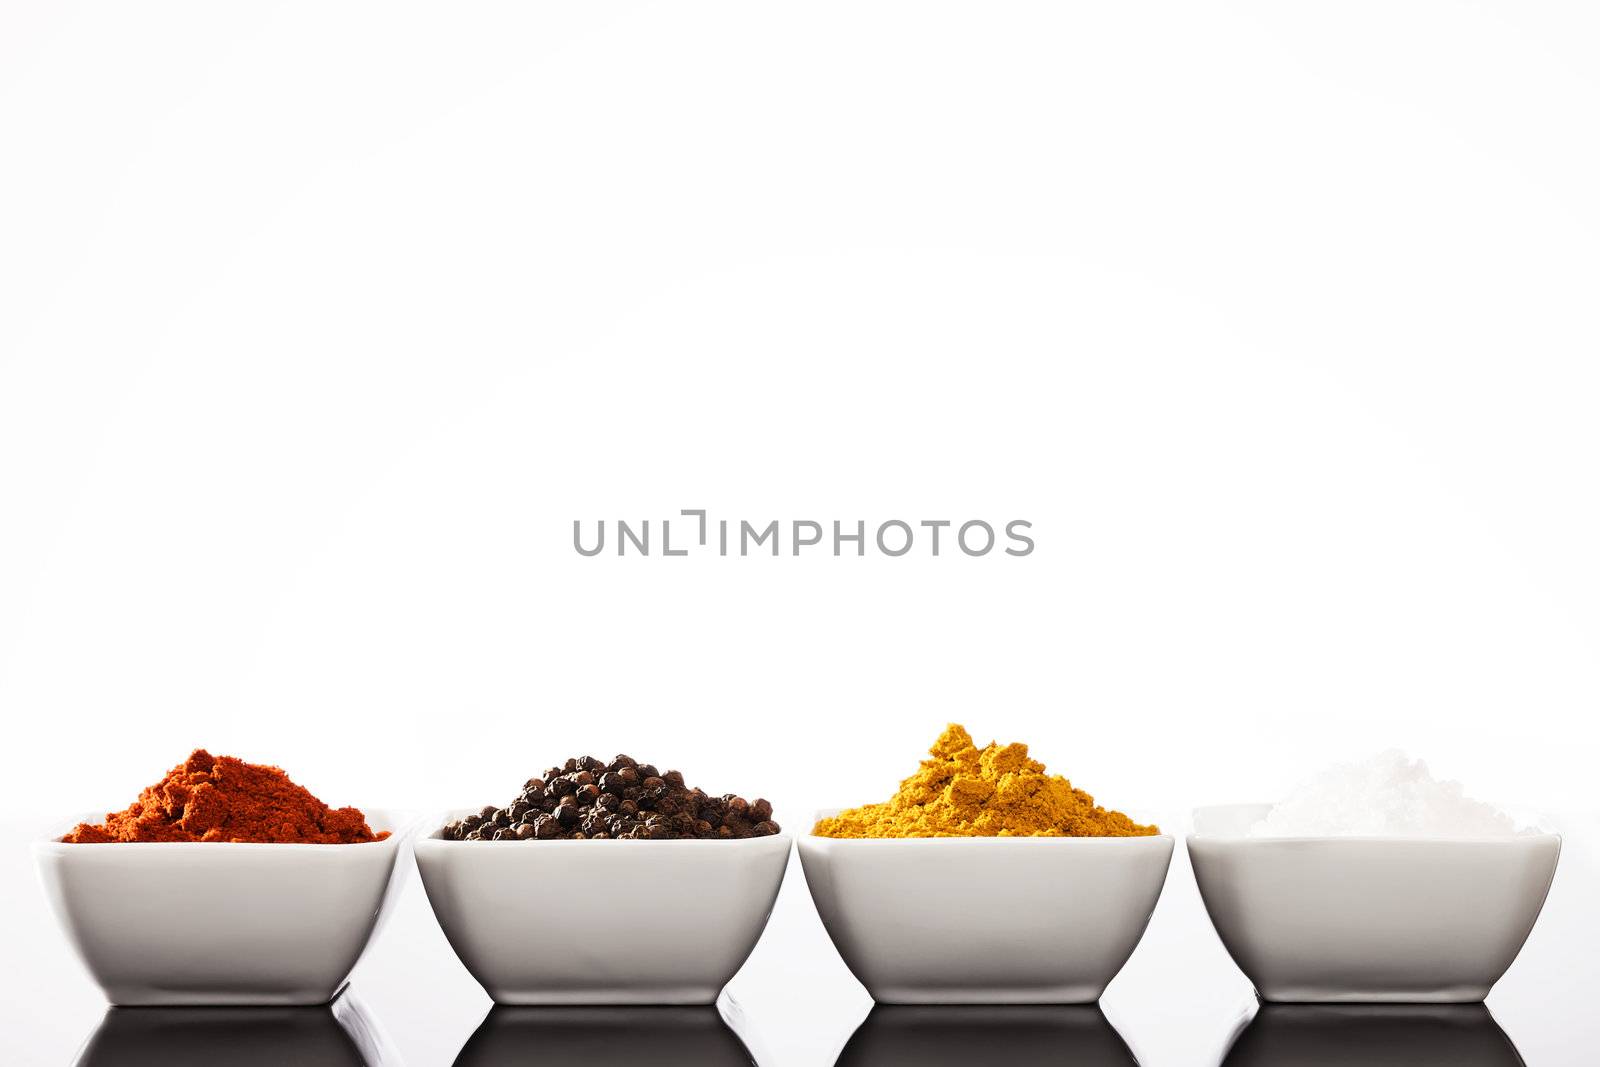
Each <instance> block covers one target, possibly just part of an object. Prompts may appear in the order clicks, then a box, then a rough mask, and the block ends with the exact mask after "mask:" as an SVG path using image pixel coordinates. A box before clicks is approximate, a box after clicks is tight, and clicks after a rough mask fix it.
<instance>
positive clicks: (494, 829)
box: [443, 756, 778, 841]
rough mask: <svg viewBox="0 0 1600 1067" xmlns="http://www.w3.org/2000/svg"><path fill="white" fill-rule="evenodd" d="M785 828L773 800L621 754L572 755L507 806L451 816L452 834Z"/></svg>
mask: <svg viewBox="0 0 1600 1067" xmlns="http://www.w3.org/2000/svg"><path fill="white" fill-rule="evenodd" d="M777 832H778V824H777V823H775V822H773V821H772V805H771V804H769V803H767V802H766V801H765V800H757V801H755V802H754V803H752V802H750V801H748V800H745V799H744V798H743V797H737V796H734V795H733V794H732V793H729V794H727V795H726V796H720V797H714V796H711V795H709V794H708V793H706V792H705V791H704V790H701V789H690V788H689V787H688V786H686V785H684V782H683V775H682V774H681V773H679V772H678V771H668V772H667V773H666V774H662V773H660V772H659V771H657V770H656V769H655V767H653V766H651V765H650V764H648V763H639V762H638V761H636V760H633V759H631V758H629V757H627V756H618V757H617V758H616V759H614V760H612V761H611V762H610V763H602V762H601V761H600V760H597V759H595V758H594V757H593V756H585V757H583V758H582V759H569V760H567V762H566V763H565V764H564V765H563V766H560V767H551V768H550V769H549V770H547V771H545V772H544V777H542V778H530V779H529V780H528V783H527V784H526V785H524V786H523V787H522V795H521V796H519V797H518V798H517V799H516V800H514V801H512V802H511V804H510V805H509V806H507V807H504V808H497V807H495V806H494V805H492V804H491V805H489V806H488V807H486V808H484V809H483V811H481V812H479V813H478V814H477V815H468V816H467V817H466V818H464V819H461V820H459V821H457V822H452V823H449V824H447V825H446V826H445V828H444V830H443V837H444V839H445V840H446V841H530V840H539V841H550V840H556V839H561V838H564V839H566V840H569V841H584V840H588V841H604V840H608V839H627V840H650V841H670V840H678V839H682V838H710V839H716V838H727V839H732V838H742V837H767V836H770V835H772V834H775V833H777Z"/></svg>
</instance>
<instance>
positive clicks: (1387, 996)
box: [1189, 805, 1561, 1004]
mask: <svg viewBox="0 0 1600 1067" xmlns="http://www.w3.org/2000/svg"><path fill="white" fill-rule="evenodd" d="M1268 810H1269V809H1268V806H1267V805H1248V806H1230V807H1226V808H1210V809H1202V810H1201V811H1199V812H1197V813H1196V822H1195V826H1196V831H1197V832H1196V833H1195V834H1194V835H1192V836H1191V837H1190V838H1189V855H1190V858H1191V860H1192V861H1193V864H1194V874H1195V879H1196V881H1198V882H1199V885H1200V895H1201V896H1202V897H1203V898H1204V900H1205V905H1206V910H1207V911H1208V912H1209V913H1210V915H1211V922H1212V924H1213V925H1214V926H1215V927H1216V929H1217V934H1218V936H1220V937H1221V938H1222V943H1223V945H1225V946H1226V947H1227V949H1228V952H1229V953H1230V954H1231V955H1232V956H1233V959H1234V961H1235V962H1236V963H1238V965H1239V969H1240V970H1242V971H1244V973H1245V974H1246V975H1247V976H1249V978H1250V980H1251V981H1252V982H1254V983H1255V986H1256V991H1257V992H1258V993H1260V994H1261V996H1262V998H1263V999H1265V1000H1269V1001H1284V1002H1308V1001H1309V1002H1333V1003H1338V1002H1343V1003H1403V1002H1409V1003H1434V1004H1446V1003H1471V1002H1475V1001H1480V1000H1482V999H1483V998H1484V997H1485V996H1487V995H1488V993H1489V989H1490V987H1492V986H1493V985H1494V983H1495V982H1496V981H1498V980H1499V978H1500V976H1501V975H1502V974H1504V973H1505V972H1506V968H1508V967H1510V966H1511V962H1512V961H1513V960H1514V959H1516V957H1517V953H1518V952H1519V951H1521V949H1522V944H1523V942H1524V941H1525V940H1527V937H1528V934H1529V932H1530V931H1531V930H1532V929H1533V924H1534V922H1535V921H1536V920H1537V919H1538V917H1539V911H1540V909H1541V908H1543V907H1544V900H1545V895H1546V894H1547V893H1548V892H1549V889H1550V882H1551V880H1552V879H1553V878H1554V877H1555V871H1556V862H1557V860H1558V859H1559V857H1560V854H1561V839H1560V837H1558V836H1556V835H1555V834H1519V835H1517V836H1514V837H1485V838H1470V839H1455V838H1380V837H1320V838H1270V837H1260V838H1250V837H1244V836H1242V834H1243V832H1244V830H1245V829H1246V828H1247V827H1248V826H1249V825H1251V824H1252V823H1254V822H1255V821H1257V820H1258V819H1260V818H1261V817H1263V816H1264V815H1265V814H1266V812H1267V811H1268Z"/></svg>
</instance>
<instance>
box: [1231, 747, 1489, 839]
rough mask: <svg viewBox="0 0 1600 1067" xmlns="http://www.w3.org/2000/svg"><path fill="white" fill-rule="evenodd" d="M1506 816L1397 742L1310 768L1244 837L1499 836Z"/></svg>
mask: <svg viewBox="0 0 1600 1067" xmlns="http://www.w3.org/2000/svg"><path fill="white" fill-rule="evenodd" d="M1516 832H1517V827H1516V824H1515V823H1514V822H1513V821H1512V819H1511V816H1509V815H1506V814H1504V813H1502V812H1500V811H1497V810H1496V809H1495V808H1492V807H1490V806H1489V805H1488V804H1484V803H1482V802H1481V801H1477V800H1473V799H1471V798H1470V797H1467V796H1466V795H1465V794H1464V793H1463V792H1462V789H1461V783H1459V782H1441V781H1438V780H1437V779H1435V778H1434V777H1433V776H1432V775H1431V774H1429V773H1428V766H1427V764H1425V763H1423V762H1422V761H1421V760H1410V759H1407V758H1406V754H1405V753H1404V752H1401V751H1400V750H1399V749H1390V750H1389V751H1388V752H1384V753H1381V754H1379V755H1377V756H1374V757H1373V758H1372V759H1369V760H1366V761H1365V762H1362V763H1340V764H1336V765H1334V766H1332V767H1330V768H1328V769H1327V770H1325V771H1323V772H1322V773H1321V774H1318V775H1317V776H1315V777H1314V778H1312V779H1311V780H1309V781H1307V782H1305V783H1304V784H1303V785H1301V786H1300V787H1299V788H1297V789H1295V790H1294V792H1292V793H1290V794H1289V796H1288V797H1286V798H1285V799H1284V800H1283V801H1282V802H1281V803H1279V804H1277V805H1276V806H1274V807H1273V809H1272V810H1271V811H1270V812H1269V813H1268V814H1267V817H1266V818H1265V819H1263V820H1261V821H1260V822H1258V823H1256V824H1255V825H1254V826H1252V827H1251V828H1250V834H1249V836H1251V837H1402V836H1404V837H1502V836H1507V835H1510V834H1515V833H1516Z"/></svg>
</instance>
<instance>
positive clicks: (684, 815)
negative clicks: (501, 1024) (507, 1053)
mask: <svg viewBox="0 0 1600 1067" xmlns="http://www.w3.org/2000/svg"><path fill="white" fill-rule="evenodd" d="M415 851H416V857H417V867H418V870H419V871H420V872H421V875H422V882H423V886H424V888H425V889H426V890H427V894H428V901H429V903H430V904H431V905H432V907H433V910H434V914H435V916H437V918H438V920H439V925H440V926H441V927H442V928H443V930H444V933H445V936H446V937H447V938H448V939H449V941H450V945H451V947H452V948H454V949H455V952H456V955H457V956H459V957H460V959H461V962H462V963H463V964H464V965H465V966H466V968H467V970H468V971H470V972H471V973H472V976H473V977H474V978H476V979H477V980H478V982H479V983H480V984H482V985H483V987H484V989H485V990H487V991H488V993H489V995H490V996H491V997H492V998H494V1000H495V1002H496V1003H499V1004H560V1005H583V1004H709V1003H711V1002H713V1001H714V1000H716V998H717V995H718V994H719V993H720V992H721V990H722V987H723V986H724V985H726V984H727V982H728V980H729V979H730V978H732V977H733V975H734V974H735V972H737V971H738V970H739V968H740V967H741V966H743V964H744V961H745V959H746V958H748V956H749V955H750V952H751V950H753V949H754V948H755V945H756V942H757V941H758V940H759V939H760V937H761V932H762V930H763V929H764V928H765V926H766V923H767V918H768V916H770V915H771V913H772V905H773V902H774V901H775V900H776V899H777V895H778V889H779V887H780V886H781V884H782V882H783V874H784V870H785V868H786V867H787V865H788V858H789V838H788V837H787V836H786V835H784V834H782V833H781V832H780V829H779V827H778V824H777V823H775V822H774V821H773V819H772V805H771V804H769V803H768V802H767V801H765V800H760V799H757V800H753V801H752V800H746V799H745V798H744V797H741V796H736V795H733V794H723V795H713V794H710V793H707V792H705V791H704V790H702V789H697V788H691V787H689V786H688V785H687V784H686V783H685V781H684V777H683V775H682V774H681V773H679V772H677V771H671V770H669V771H665V772H662V771H660V770H658V769H657V768H656V767H654V766H652V765H650V764H647V763H640V762H638V761H636V760H634V759H632V758H630V757H628V756H617V757H616V758H615V759H613V760H610V761H603V760H599V759H596V758H594V757H592V756H586V757H581V758H575V759H569V760H567V761H566V762H565V763H564V764H562V765H560V766H556V767H551V768H550V769H549V770H547V771H545V773H544V774H543V775H541V776H539V777H537V778H531V779H529V780H528V781H527V782H526V783H524V785H523V787H522V789H521V791H520V792H519V793H518V794H517V795H516V796H515V798H514V799H512V801H511V802H510V803H509V804H506V805H505V806H504V807H496V806H494V805H489V806H487V807H483V808H472V809H462V810H459V811H453V812H450V813H449V814H448V816H447V817H446V818H445V819H444V821H443V825H441V826H440V827H439V828H438V829H437V830H435V831H434V832H433V833H432V834H431V835H429V836H428V837H427V838H425V839H423V840H420V841H418V842H417V843H416V848H415ZM674 901H692V902H693V906H692V907H681V906H678V905H676V904H674ZM576 961H581V965H577V966H575V965H574V964H575V962H576Z"/></svg>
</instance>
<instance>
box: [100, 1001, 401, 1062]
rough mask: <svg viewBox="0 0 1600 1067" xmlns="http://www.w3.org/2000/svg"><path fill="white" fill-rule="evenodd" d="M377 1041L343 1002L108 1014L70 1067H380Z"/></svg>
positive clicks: (357, 1009)
mask: <svg viewBox="0 0 1600 1067" xmlns="http://www.w3.org/2000/svg"><path fill="white" fill-rule="evenodd" d="M381 1046H382V1039H381V1038H380V1037H379V1036H378V1033H377V1029H376V1027H375V1026H374V1025H373V1023H372V1021H371V1019H370V1018H369V1017H368V1016H367V1014H366V1012H365V1010H364V1009H363V1008H362V1007H361V1006H360V1004H359V1003H358V1002H356V1001H355V1000H353V999H351V998H350V997H349V996H348V995H347V996H344V997H341V998H340V999H339V1000H337V1001H335V1002H334V1003H333V1004H332V1005H328V1006H323V1007H315V1008H270V1007H265V1008H263V1007H252V1008H110V1009H108V1010H107V1011H106V1014H105V1018H103V1019H102V1020H101V1021H100V1026H99V1028H98V1029H97V1030H95V1032H94V1034H93V1035H92V1036H91V1037H90V1038H89V1041H88V1043H87V1044H85V1045H84V1047H83V1051H82V1052H81V1053H79V1054H78V1059H77V1061H76V1063H77V1067H214V1065H216V1064H219V1063H226V1064H229V1065H230V1067H268V1065H273V1067H277V1065H281V1064H287V1063H292V1064H297V1065H304V1067H381V1065H383V1064H384V1063H385V1057H384V1056H383V1055H382V1053H381V1051H380V1049H381Z"/></svg>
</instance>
